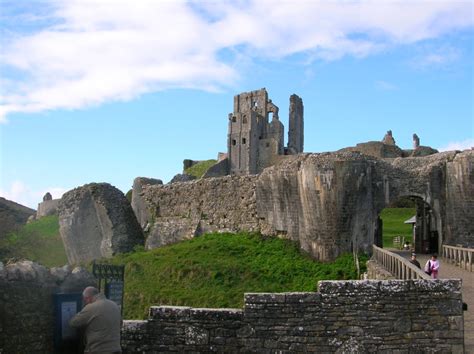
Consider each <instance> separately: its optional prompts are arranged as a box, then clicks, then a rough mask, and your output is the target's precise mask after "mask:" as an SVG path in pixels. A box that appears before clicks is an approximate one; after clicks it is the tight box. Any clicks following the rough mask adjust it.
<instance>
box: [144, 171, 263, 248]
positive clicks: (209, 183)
mask: <svg viewBox="0 0 474 354" xmlns="http://www.w3.org/2000/svg"><path fill="white" fill-rule="evenodd" d="M256 179H257V176H242V177H239V176H226V177H222V178H206V179H200V180H196V181H191V182H185V183H173V184H168V185H153V186H151V185H150V186H146V187H145V191H144V198H145V200H146V203H147V208H148V210H150V211H152V213H151V215H152V218H153V220H152V225H153V226H152V228H151V229H150V232H149V234H148V237H147V240H146V247H147V248H155V247H159V246H162V245H166V244H169V243H174V242H177V241H181V240H183V239H189V238H192V237H194V236H196V235H200V234H202V233H205V232H212V231H221V232H224V231H229V232H237V231H239V230H246V231H258V230H259V229H260V227H259V220H258V217H257V211H256V199H255V181H256Z"/></svg>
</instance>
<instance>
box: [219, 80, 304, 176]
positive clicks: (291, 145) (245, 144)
mask: <svg viewBox="0 0 474 354" xmlns="http://www.w3.org/2000/svg"><path fill="white" fill-rule="evenodd" d="M278 111H279V109H278V107H277V106H276V105H275V104H274V103H273V102H272V100H269V99H268V93H267V91H266V90H265V89H264V88H263V89H261V90H256V91H251V92H244V93H241V94H239V95H237V96H235V97H234V112H233V113H230V114H229V134H228V140H227V151H228V153H227V156H228V166H229V171H228V172H229V173H230V174H232V175H234V174H235V175H248V174H257V173H260V172H262V171H263V169H264V168H266V167H268V166H271V165H273V164H275V162H276V160H277V158H278V157H279V156H281V155H288V154H298V153H301V152H303V139H304V138H303V135H304V122H303V101H302V99H301V98H300V97H298V96H297V95H292V96H291V97H290V112H289V130H288V147H287V148H285V147H284V126H283V124H282V123H281V122H280V120H279V116H278ZM270 114H271V115H272V118H271V121H270V122H268V119H269V115H270Z"/></svg>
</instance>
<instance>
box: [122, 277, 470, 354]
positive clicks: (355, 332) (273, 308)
mask: <svg viewBox="0 0 474 354" xmlns="http://www.w3.org/2000/svg"><path fill="white" fill-rule="evenodd" d="M460 288H461V283H460V281H459V280H438V281H431V280H414V281H413V280H411V281H403V280H386V281H380V280H370V281H322V282H320V283H319V292H317V293H281V294H245V305H244V309H243V310H229V309H222V310H217V309H214V310H212V309H193V308H189V307H167V306H163V307H152V308H151V309H150V318H149V320H147V321H131V322H128V321H125V323H124V326H123V332H122V345H123V350H124V353H136V352H142V353H152V352H172V351H175V352H184V351H192V352H210V351H219V352H224V351H225V352H245V353H274V352H279V351H283V352H317V353H347V352H351V353H369V352H392V351H403V352H405V351H406V352H430V351H439V352H445V353H463V352H464V331H463V312H462V299H461V291H460Z"/></svg>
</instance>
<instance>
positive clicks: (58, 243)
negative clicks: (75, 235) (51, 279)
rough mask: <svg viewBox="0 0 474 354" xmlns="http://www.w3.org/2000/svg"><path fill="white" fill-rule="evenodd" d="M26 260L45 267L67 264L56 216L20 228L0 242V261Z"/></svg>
mask: <svg viewBox="0 0 474 354" xmlns="http://www.w3.org/2000/svg"><path fill="white" fill-rule="evenodd" d="M12 258H13V259H28V260H31V261H35V262H38V263H40V264H42V265H44V266H46V267H57V266H63V265H65V264H67V257H66V252H65V251H64V245H63V241H62V239H61V236H60V235H59V222H58V217H57V216H54V215H53V216H46V217H43V218H41V219H39V220H35V221H33V222H31V223H29V224H26V225H24V226H22V227H21V228H20V229H19V230H18V231H15V232H11V233H9V234H8V235H7V236H6V237H5V238H4V239H2V240H0V260H1V261H3V262H6V261H8V260H9V259H12Z"/></svg>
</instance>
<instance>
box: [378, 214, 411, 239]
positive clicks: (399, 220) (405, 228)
mask: <svg viewBox="0 0 474 354" xmlns="http://www.w3.org/2000/svg"><path fill="white" fill-rule="evenodd" d="M415 213H416V209H415V208H385V209H384V210H382V212H381V213H380V218H381V219H382V220H383V246H384V247H393V238H394V237H395V236H405V240H407V241H409V242H410V243H411V242H412V226H411V224H404V221H405V220H408V219H410V218H411V217H412V216H413V215H415Z"/></svg>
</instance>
